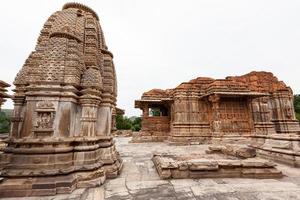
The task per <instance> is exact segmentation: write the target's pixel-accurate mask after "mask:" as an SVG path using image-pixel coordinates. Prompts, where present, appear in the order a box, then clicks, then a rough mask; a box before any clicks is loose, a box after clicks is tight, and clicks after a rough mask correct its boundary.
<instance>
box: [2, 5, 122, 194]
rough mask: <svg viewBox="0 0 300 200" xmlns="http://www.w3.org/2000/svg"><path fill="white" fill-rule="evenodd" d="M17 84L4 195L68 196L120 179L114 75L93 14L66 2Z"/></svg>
mask: <svg viewBox="0 0 300 200" xmlns="http://www.w3.org/2000/svg"><path fill="white" fill-rule="evenodd" d="M14 84H15V86H16V88H15V94H14V96H13V101H14V113H13V118H12V126H11V132H10V135H9V138H8V141H7V142H8V146H7V148H6V149H5V152H4V153H3V154H0V167H1V175H0V176H2V177H3V178H4V180H3V181H2V183H1V184H0V196H2V197H3V196H34V195H55V194H57V193H70V192H72V191H73V190H74V189H75V188H78V187H89V186H96V185H100V184H102V183H103V182H104V181H105V179H106V177H115V176H117V175H118V173H119V170H120V169H121V166H122V165H121V160H120V158H119V155H118V153H117V152H116V150H115V145H114V141H113V139H112V137H111V135H110V134H111V124H112V111H113V110H114V109H115V106H116V96H117V84H116V72H115V68H114V64H113V55H112V53H111V52H110V51H108V49H107V46H106V43H105V39H104V35H103V31H102V28H101V26H100V24H99V18H98V16H97V14H96V13H95V12H94V11H93V10H92V9H91V8H89V7H87V6H84V5H82V4H78V3H67V4H65V5H64V6H63V9H62V10H61V11H57V12H55V13H54V14H52V15H51V16H50V17H49V18H48V20H47V21H46V23H45V24H44V27H43V29H42V30H41V33H40V36H39V38H38V41H37V45H36V48H35V50H34V51H33V52H32V53H31V54H30V56H29V57H28V59H27V60H26V61H25V64H24V66H23V67H22V69H21V70H20V72H19V73H18V75H17V77H16V79H15V82H14Z"/></svg>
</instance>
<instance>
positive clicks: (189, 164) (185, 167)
mask: <svg viewBox="0 0 300 200" xmlns="http://www.w3.org/2000/svg"><path fill="white" fill-rule="evenodd" d="M152 160H153V162H154V165H155V167H156V169H157V172H158V174H159V176H160V177H161V178H162V179H170V178H174V179H184V178H281V177H282V173H281V171H279V170H277V169H276V168H275V164H274V163H272V162H269V161H265V160H262V159H257V158H248V159H244V160H241V159H237V158H236V157H230V156H224V157H222V156H220V155H218V156H216V155H203V154H192V155H190V154H189V155H179V156H173V155H154V156H153V158H152Z"/></svg>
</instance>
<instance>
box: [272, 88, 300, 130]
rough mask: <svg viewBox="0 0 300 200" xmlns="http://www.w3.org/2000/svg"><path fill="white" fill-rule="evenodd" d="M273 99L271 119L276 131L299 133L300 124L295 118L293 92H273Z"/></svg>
mask: <svg viewBox="0 0 300 200" xmlns="http://www.w3.org/2000/svg"><path fill="white" fill-rule="evenodd" d="M272 99H273V106H274V107H273V119H272V121H273V122H274V124H275V128H276V132H277V133H289V134H299V133H300V126H299V122H298V120H297V119H296V116H295V111H294V105H293V94H292V92H291V91H282V92H277V93H274V94H273V96H272Z"/></svg>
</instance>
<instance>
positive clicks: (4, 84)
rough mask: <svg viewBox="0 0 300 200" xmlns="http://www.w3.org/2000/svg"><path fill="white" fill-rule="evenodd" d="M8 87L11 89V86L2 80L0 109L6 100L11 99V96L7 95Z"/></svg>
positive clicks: (0, 85)
mask: <svg viewBox="0 0 300 200" xmlns="http://www.w3.org/2000/svg"><path fill="white" fill-rule="evenodd" d="M7 87H10V85H9V84H8V83H5V82H4V81H1V80H0V109H1V105H2V104H3V103H4V102H5V101H6V100H5V99H6V98H10V95H8V94H7V93H6V92H7V89H6V88H7Z"/></svg>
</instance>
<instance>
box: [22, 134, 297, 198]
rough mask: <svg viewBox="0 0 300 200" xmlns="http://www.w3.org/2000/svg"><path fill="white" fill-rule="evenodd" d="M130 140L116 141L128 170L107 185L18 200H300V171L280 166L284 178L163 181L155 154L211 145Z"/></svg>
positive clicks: (192, 151)
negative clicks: (153, 158)
mask: <svg viewBox="0 0 300 200" xmlns="http://www.w3.org/2000/svg"><path fill="white" fill-rule="evenodd" d="M130 140H131V138H123V137H119V138H116V144H117V148H118V151H119V152H120V154H121V157H122V158H123V161H124V167H123V170H122V172H121V175H120V176H119V177H118V178H116V179H111V180H108V181H107V182H106V183H105V185H104V186H102V187H98V188H91V189H79V190H76V191H74V192H73V193H72V194H71V195H67V196H66V195H58V196H56V197H43V198H39V197H36V198H18V199H20V200H21V199H22V200H23V199H24V200H25V199H32V200H39V199H45V200H62V199H82V200H83V199H88V200H93V199H99V200H101V199H106V200H119V199H134V200H139V199H141V200H148V199H149V200H150V199H155V200H159V199H162V200H180V199H195V200H198V199H205V200H298V199H299V200H300V169H299V168H298V169H297V168H291V167H288V166H284V165H279V166H278V167H279V168H280V169H281V170H282V171H283V173H284V174H285V177H284V178H282V179H242V178H220V179H198V180H192V179H177V180H160V178H159V176H158V174H157V172H156V169H155V167H154V165H153V163H152V161H151V157H152V155H153V153H155V152H159V153H162V152H165V153H176V154H183V153H184V154H185V153H201V152H203V153H204V151H205V150H206V148H207V146H206V145H192V146H168V145H167V144H165V143H139V144H135V143H129V141H130Z"/></svg>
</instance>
